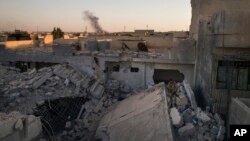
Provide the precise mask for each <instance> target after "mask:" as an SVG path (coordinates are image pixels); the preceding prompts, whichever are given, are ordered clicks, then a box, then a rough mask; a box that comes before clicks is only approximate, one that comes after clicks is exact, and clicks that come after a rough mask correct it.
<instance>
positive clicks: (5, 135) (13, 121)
mask: <svg viewBox="0 0 250 141" xmlns="http://www.w3.org/2000/svg"><path fill="white" fill-rule="evenodd" d="M0 123H1V124H0V130H1V132H0V140H1V141H32V140H35V139H37V138H38V137H39V136H40V134H41V133H42V124H41V121H40V118H39V117H34V116H32V117H30V116H28V115H22V114H21V113H19V112H11V113H9V114H5V113H0ZM24 133H25V134H24Z"/></svg>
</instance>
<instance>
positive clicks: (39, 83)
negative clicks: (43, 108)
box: [33, 72, 52, 89]
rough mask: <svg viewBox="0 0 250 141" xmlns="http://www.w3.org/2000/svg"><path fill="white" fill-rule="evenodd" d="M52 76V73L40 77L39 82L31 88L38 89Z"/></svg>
mask: <svg viewBox="0 0 250 141" xmlns="http://www.w3.org/2000/svg"><path fill="white" fill-rule="evenodd" d="M51 76H52V72H48V73H46V74H45V75H44V76H42V77H41V78H40V79H39V80H37V81H36V82H34V83H33V88H34V89H37V88H38V87H40V86H41V85H42V84H43V83H44V82H45V81H46V80H47V79H48V78H50V77H51Z"/></svg>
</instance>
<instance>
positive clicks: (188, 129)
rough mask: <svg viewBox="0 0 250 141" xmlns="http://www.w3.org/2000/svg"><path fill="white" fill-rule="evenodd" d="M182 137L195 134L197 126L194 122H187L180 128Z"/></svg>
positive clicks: (179, 131)
mask: <svg viewBox="0 0 250 141" xmlns="http://www.w3.org/2000/svg"><path fill="white" fill-rule="evenodd" d="M178 134H179V135H180V136H181V137H187V136H193V135H194V134H195V127H194V125H193V124H192V123H187V124H186V125H185V126H183V127H181V128H180V129H179V130H178Z"/></svg>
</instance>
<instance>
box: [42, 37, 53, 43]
mask: <svg viewBox="0 0 250 141" xmlns="http://www.w3.org/2000/svg"><path fill="white" fill-rule="evenodd" d="M44 43H45V44H52V43H53V35H46V36H45V38H44Z"/></svg>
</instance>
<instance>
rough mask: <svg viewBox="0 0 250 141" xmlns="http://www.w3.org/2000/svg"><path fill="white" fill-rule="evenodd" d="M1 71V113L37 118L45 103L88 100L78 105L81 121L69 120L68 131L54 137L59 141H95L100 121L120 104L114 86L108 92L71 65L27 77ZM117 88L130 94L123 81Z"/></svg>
mask: <svg viewBox="0 0 250 141" xmlns="http://www.w3.org/2000/svg"><path fill="white" fill-rule="evenodd" d="M0 70H1V82H2V83H1V85H0V86H1V97H2V98H1V100H2V101H1V103H0V104H1V106H0V110H1V112H4V113H9V112H11V111H19V112H21V113H23V114H33V112H34V110H36V107H38V106H41V105H43V104H45V103H46V102H45V101H49V100H53V99H60V98H64V97H84V98H85V99H86V102H85V103H84V104H83V105H78V106H79V107H81V110H80V111H79V113H78V115H77V118H76V119H73V120H72V119H70V120H68V121H67V122H66V123H65V130H64V129H62V130H63V131H62V132H61V133H59V134H58V135H54V136H55V137H56V138H57V139H58V140H64V141H71V140H78V139H81V140H93V139H94V135H95V131H96V128H97V126H98V124H99V121H100V119H101V118H102V117H103V115H105V114H106V113H107V112H108V110H109V109H110V107H112V105H114V104H115V103H117V101H118V96H117V95H114V93H113V92H111V89H112V87H113V86H112V85H111V87H109V88H108V89H105V87H104V85H103V84H102V83H101V82H100V81H99V80H96V79H94V78H93V77H90V76H89V75H87V74H83V73H79V72H77V71H76V70H75V69H73V68H72V67H70V66H68V65H56V66H52V67H46V68H42V69H39V70H36V69H33V70H30V71H28V72H24V73H21V72H20V71H19V70H18V69H15V68H11V67H1V69H0ZM5 75H6V77H4V76H5ZM7 75H8V76H7ZM2 76H3V77H2ZM113 81H115V80H113ZM115 82H116V81H115ZM108 84H109V83H108ZM110 84H111V83H110ZM117 84H119V87H118V89H119V91H123V92H124V93H126V92H128V91H129V90H130V89H129V88H128V87H127V86H126V85H125V84H123V83H120V82H119V81H117ZM114 90H116V89H114ZM119 91H117V92H119ZM118 95H119V94H118ZM42 120H43V119H42ZM45 138H46V137H45Z"/></svg>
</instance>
